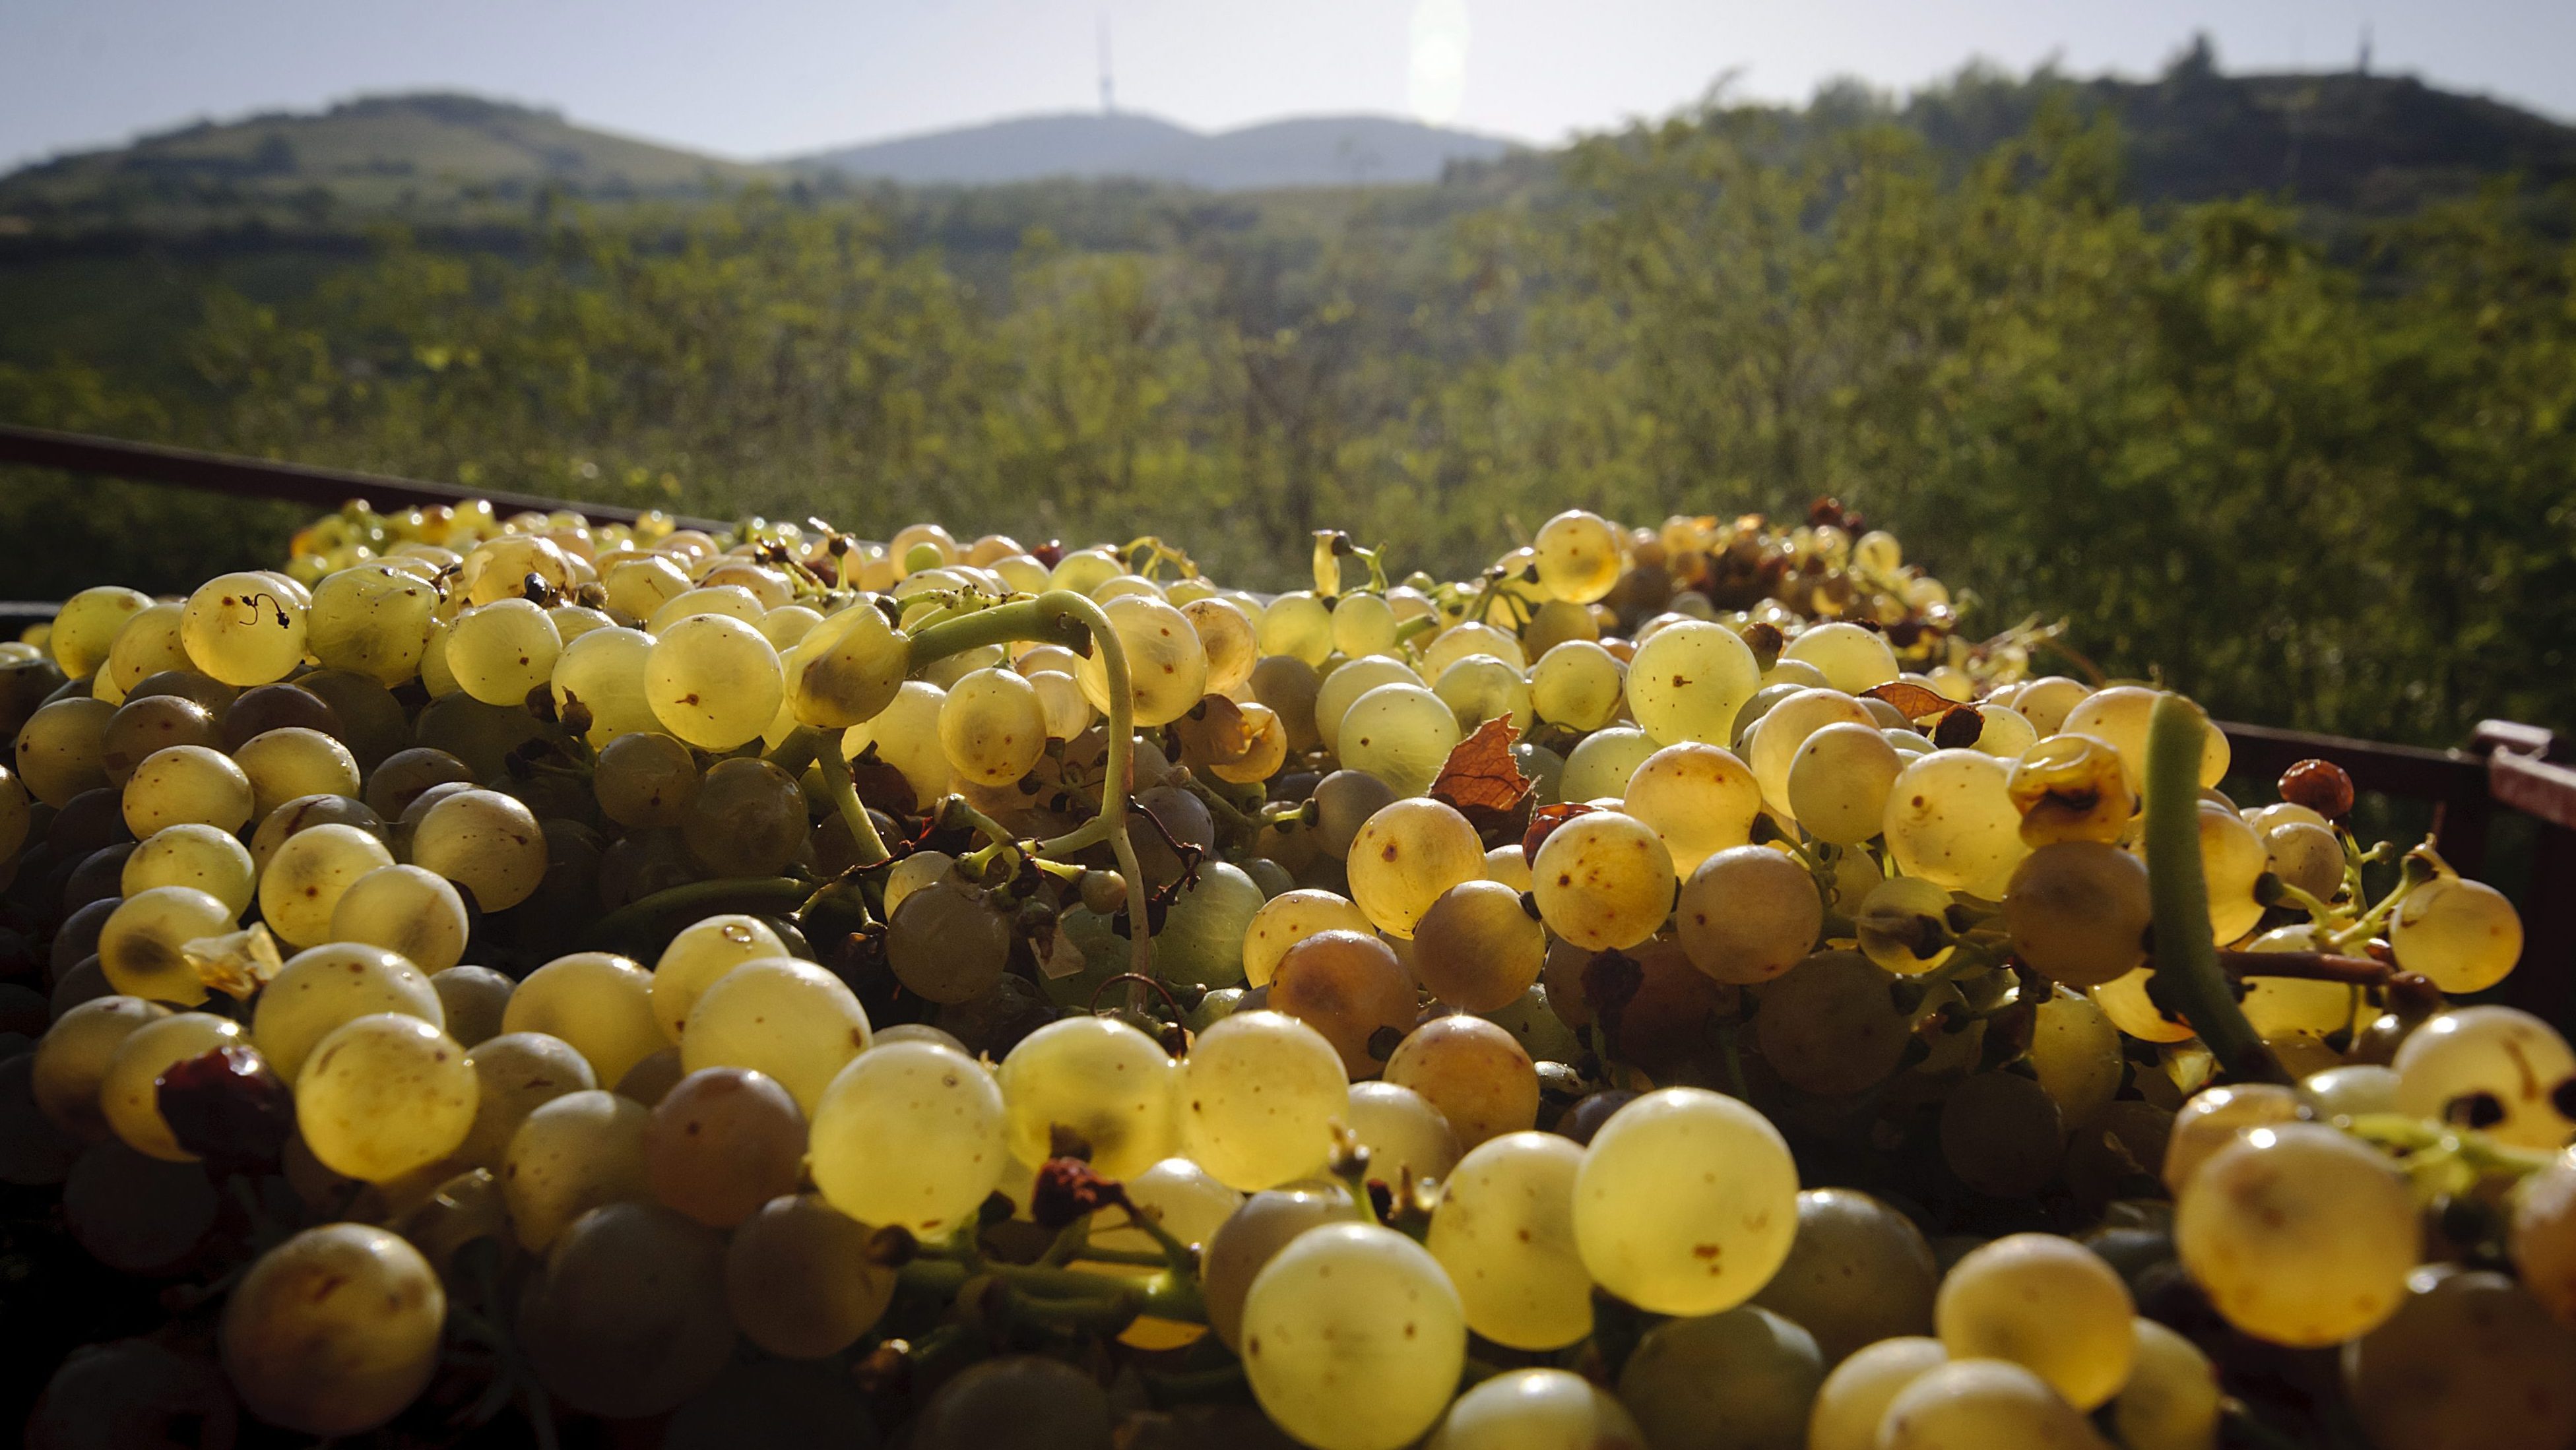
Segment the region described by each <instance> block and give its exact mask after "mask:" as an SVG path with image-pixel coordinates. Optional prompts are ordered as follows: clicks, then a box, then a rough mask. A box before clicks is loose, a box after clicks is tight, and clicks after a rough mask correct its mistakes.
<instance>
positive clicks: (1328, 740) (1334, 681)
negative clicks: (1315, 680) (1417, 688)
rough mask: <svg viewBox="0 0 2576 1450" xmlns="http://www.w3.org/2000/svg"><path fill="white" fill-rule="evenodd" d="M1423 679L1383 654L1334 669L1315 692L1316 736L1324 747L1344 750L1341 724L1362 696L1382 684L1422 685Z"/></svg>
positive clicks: (1400, 661) (1410, 669)
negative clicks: (1342, 748)
mask: <svg viewBox="0 0 2576 1450" xmlns="http://www.w3.org/2000/svg"><path fill="white" fill-rule="evenodd" d="M1421 683H1422V677H1421V676H1420V675H1417V674H1415V673H1414V672H1413V667H1412V666H1410V665H1407V664H1406V663H1404V662H1403V661H1402V660H1398V659H1390V658H1388V657H1386V656H1384V655H1370V656H1367V657H1365V658H1362V659H1356V660H1345V661H1343V662H1342V663H1340V664H1339V665H1336V666H1334V667H1333V670H1332V672H1331V673H1330V674H1328V675H1326V676H1324V681H1323V683H1322V684H1321V685H1319V686H1317V687H1316V690H1315V734H1316V738H1318V739H1320V740H1321V741H1323V742H1324V748H1325V749H1327V750H1331V751H1333V752H1334V753H1336V754H1339V753H1340V751H1341V742H1342V721H1343V719H1344V718H1345V717H1347V716H1348V715H1349V713H1350V709H1351V706H1353V705H1355V704H1357V703H1358V702H1359V698H1360V696H1362V695H1365V694H1367V693H1368V692H1369V691H1371V690H1374V689H1376V688H1378V687H1379V686H1380V685H1420V684H1421Z"/></svg>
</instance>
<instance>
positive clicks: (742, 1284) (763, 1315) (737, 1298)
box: [725, 1193, 895, 1359]
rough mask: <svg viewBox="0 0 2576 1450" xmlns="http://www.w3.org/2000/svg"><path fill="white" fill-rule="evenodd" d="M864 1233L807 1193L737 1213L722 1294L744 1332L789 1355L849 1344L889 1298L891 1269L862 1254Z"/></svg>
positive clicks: (828, 1351)
mask: <svg viewBox="0 0 2576 1450" xmlns="http://www.w3.org/2000/svg"><path fill="white" fill-rule="evenodd" d="M870 1233H871V1231H870V1230H869V1228H868V1226H867V1225H865V1224H863V1223H860V1222H859V1221H858V1220H856V1219H854V1218H851V1217H850V1216H849V1215H847V1214H844V1213H842V1212H841V1211H840V1210H839V1209H836V1208H834V1207H832V1206H831V1205H830V1204H828V1203H825V1202H824V1201H823V1200H822V1199H821V1198H820V1197H818V1196H816V1195H814V1194H810V1193H808V1194H796V1195H792V1196H787V1197H780V1198H774V1199H771V1200H770V1201H769V1202H768V1203H767V1204H764V1205H763V1206H762V1207H761V1209H760V1211H759V1212H758V1213H755V1214H753V1215H752V1216H751V1217H750V1218H748V1219H746V1220H744V1221H743V1223H742V1225H741V1226H740V1227H738V1228H736V1229H735V1230H734V1234H733V1242H732V1243H731V1244H730V1245H729V1246H728V1247H727V1248H726V1250H725V1300H726V1302H727V1304H729V1305H730V1306H731V1307H732V1310H733V1320H734V1323H735V1324H736V1325H738V1326H739V1327H740V1328H741V1330H742V1332H743V1336H744V1337H745V1338H747V1339H749V1340H750V1341H751V1342H752V1343H754V1344H756V1345H759V1346H760V1347H761V1348H762V1349H764V1350H767V1351H768V1352H769V1353H771V1354H775V1355H779V1356H782V1357H784V1358H788V1359H821V1358H823V1357H825V1356H827V1355H834V1354H838V1353H840V1352H841V1351H842V1350H844V1349H847V1348H849V1347H850V1346H851V1345H852V1344H854V1343H856V1342H857V1341H858V1337H859V1336H860V1335H862V1334H865V1333H866V1332H868V1330H869V1329H870V1328H872V1327H874V1326H875V1324H876V1322H877V1321H878V1320H879V1319H881V1318H883V1317H885V1311H886V1306H887V1305H888V1304H889V1303H891V1302H892V1301H893V1299H894V1289H895V1272H894V1270H893V1269H891V1268H888V1267H886V1266H884V1265H881V1264H879V1263H876V1262H875V1261H874V1260H872V1259H871V1258H870V1257H869V1254H868V1239H869V1237H870Z"/></svg>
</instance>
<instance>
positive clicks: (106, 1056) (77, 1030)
mask: <svg viewBox="0 0 2576 1450" xmlns="http://www.w3.org/2000/svg"><path fill="white" fill-rule="evenodd" d="M169 1015H170V1009H169V1008H167V1007H163V1006H161V1005H159V1004H157V1003H153V1002H147V1001H144V1000H143V999H142V998H140V997H127V996H117V995H110V996H105V997H98V998H93V999H92V1000H90V1001H87V1002H83V1003H81V1004H80V1005H78V1006H76V1007H74V1008H72V1009H71V1010H70V1011H68V1012H65V1013H63V1014H62V1015H61V1016H60V1017H57V1018H55V1019H54V1024H53V1026H52V1027H51V1028H49V1029H48V1030H47V1031H46V1033H45V1035H44V1038H43V1040H42V1041H40V1042H38V1043H37V1044H36V1050H35V1053H34V1064H33V1067H32V1069H31V1076H30V1078H29V1080H28V1091H29V1093H30V1095H31V1096H32V1097H33V1098H34V1099H35V1104H36V1108H37V1110H38V1111H40V1112H42V1113H43V1114H44V1115H45V1117H46V1119H47V1120H48V1121H50V1122H52V1123H53V1124H54V1126H56V1127H57V1128H60V1129H61V1130H63V1131H64V1132H65V1133H68V1134H70V1135H72V1136H73V1137H74V1138H76V1139H79V1140H81V1141H84V1142H92V1143H94V1142H98V1141H100V1140H101V1139H104V1138H106V1137H108V1136H110V1129H109V1127H108V1123H107V1115H106V1112H105V1110H104V1109H103V1108H102V1107H101V1106H100V1104H99V1084H100V1083H101V1082H102V1081H104V1080H105V1078H106V1076H107V1069H108V1065H109V1064H110V1063H112V1062H114V1061H115V1060H116V1053H117V1049H118V1048H119V1047H120V1046H122V1045H123V1044H124V1042H125V1039H126V1038H128V1037H130V1036H132V1035H133V1033H134V1031H135V1030H136V1029H137V1028H140V1027H142V1026H144V1025H145V1024H147V1023H151V1022H157V1021H159V1020H161V1019H162V1018H164V1017H167V1016H169Z"/></svg>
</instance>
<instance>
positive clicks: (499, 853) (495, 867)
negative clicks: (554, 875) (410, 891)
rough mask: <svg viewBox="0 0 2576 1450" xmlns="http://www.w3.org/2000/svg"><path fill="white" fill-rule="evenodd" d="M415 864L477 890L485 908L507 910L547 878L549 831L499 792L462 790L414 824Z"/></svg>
mask: <svg viewBox="0 0 2576 1450" xmlns="http://www.w3.org/2000/svg"><path fill="white" fill-rule="evenodd" d="M422 799H424V800H426V799H428V797H426V796H424V797H422ZM415 804H417V803H415ZM411 863H412V864H413V865H415V866H424V867H427V868H428V869H430V870H432V871H435V872H437V873H438V874H439V875H441V876H444V877H446V878H447V879H448V880H450V881H453V882H455V883H456V884H457V885H458V886H460V887H462V888H464V889H465V890H468V891H471V892H473V893H474V904H475V905H476V906H478V907H480V908H481V909H482V910H484V911H507V910H509V909H510V908H511V907H513V906H516V905H518V904H519V903H520V902H522V901H525V900H527V899H528V898H529V897H531V896H533V895H535V894H536V891H537V885H538V883H539V882H541V881H543V880H544V879H545V874H546V837H545V832H544V831H542V830H540V829H539V828H538V826H537V818H536V815H535V813H534V812H532V811H530V810H529V809H528V808H527V806H526V805H524V804H522V803H520V802H519V801H516V800H513V799H512V798H510V797H509V796H506V795H503V794H501V793H500V792H499V791H491V790H466V791H458V792H456V793H455V794H453V795H449V796H445V797H442V798H441V799H440V800H439V801H438V802H437V803H436V804H434V805H432V806H431V807H430V808H429V809H428V810H427V811H426V812H424V813H423V814H422V815H421V817H420V821H419V824H418V825H416V826H414V827H413V829H412V837H411Z"/></svg>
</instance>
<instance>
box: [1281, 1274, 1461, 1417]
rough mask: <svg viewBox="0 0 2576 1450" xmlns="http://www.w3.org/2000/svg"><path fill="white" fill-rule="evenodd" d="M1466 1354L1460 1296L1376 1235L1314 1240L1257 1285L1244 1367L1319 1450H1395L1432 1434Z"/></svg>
mask: <svg viewBox="0 0 2576 1450" xmlns="http://www.w3.org/2000/svg"><path fill="white" fill-rule="evenodd" d="M1466 1352H1467V1325H1466V1319H1465V1314H1464V1311H1463V1309H1462V1308H1461V1306H1460V1303H1459V1299H1458V1293H1457V1291H1456V1290H1455V1289H1453V1288H1452V1287H1450V1283H1449V1279H1448V1276H1447V1275H1445V1274H1444V1273H1442V1272H1441V1268H1440V1264H1439V1261H1437V1260H1436V1259H1434V1258H1432V1256H1431V1255H1430V1253H1429V1252H1427V1251H1426V1250H1425V1249H1424V1248H1423V1247H1422V1246H1421V1245H1420V1244H1417V1243H1415V1242H1414V1241H1413V1240H1411V1239H1409V1238H1406V1237H1405V1236H1404V1235H1402V1234H1400V1233H1397V1232H1395V1231H1394V1230H1393V1229H1387V1228H1380V1227H1378V1226H1376V1225H1374V1224H1335V1225H1329V1226H1326V1227H1322V1228H1316V1229H1310V1230H1308V1231H1307V1232H1306V1233H1304V1234H1301V1235H1299V1236H1298V1237H1297V1238H1296V1239H1294V1240H1292V1241H1291V1242H1290V1243H1289V1244H1288V1245H1287V1247H1285V1248H1283V1249H1281V1250H1280V1251H1279V1252H1278V1253H1277V1254H1276V1255H1275V1256H1274V1257H1273V1258H1272V1259H1271V1260H1270V1263H1269V1265H1268V1266H1267V1267H1265V1268H1263V1269H1262V1271H1261V1273H1260V1274H1259V1275H1258V1276H1257V1277H1256V1278H1254V1279H1253V1281H1252V1287H1251V1289H1250V1290H1249V1292H1248V1293H1246V1295H1245V1297H1244V1305H1243V1364H1244V1372H1245V1375H1246V1376H1247V1377H1248V1378H1249V1379H1250V1380H1251V1382H1252V1393H1253V1396H1254V1398H1255V1399H1257V1400H1258V1401H1259V1402H1260V1404H1261V1408H1262V1409H1263V1410H1264V1411H1266V1412H1267V1413H1268V1414H1269V1416H1270V1418H1271V1419H1272V1420H1273V1421H1274V1422H1276V1423H1277V1424H1278V1425H1279V1426H1280V1428H1282V1429H1284V1430H1286V1431H1287V1432H1288V1433H1289V1434H1291V1435H1293V1436H1295V1437H1296V1438H1297V1439H1298V1440H1300V1441H1302V1442H1304V1443H1306V1444H1308V1445H1311V1446H1314V1447H1316V1450H1396V1447H1399V1446H1403V1445H1406V1444H1410V1443H1411V1442H1412V1441H1413V1440H1414V1439H1416V1438H1417V1437H1419V1436H1420V1435H1422V1434H1423V1433H1424V1432H1425V1431H1427V1430H1429V1429H1430V1428H1431V1427H1432V1426H1433V1425H1434V1424H1436V1423H1438V1421H1439V1419H1440V1415H1441V1412H1442V1411H1444V1410H1445V1409H1447V1408H1448V1406H1449V1400H1450V1397H1451V1395H1452V1394H1453V1393H1454V1392H1455V1391H1456V1389H1457V1384H1458V1374H1459V1371H1460V1370H1461V1369H1462V1368H1463V1367H1464V1364H1465V1361H1466Z"/></svg>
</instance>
